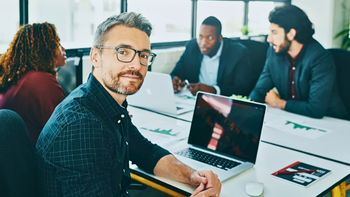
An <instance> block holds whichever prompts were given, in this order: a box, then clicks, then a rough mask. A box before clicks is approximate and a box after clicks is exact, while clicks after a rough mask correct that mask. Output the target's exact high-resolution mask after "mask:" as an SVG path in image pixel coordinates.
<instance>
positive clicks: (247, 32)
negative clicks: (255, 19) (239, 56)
mask: <svg viewBox="0 0 350 197" xmlns="http://www.w3.org/2000/svg"><path fill="white" fill-rule="evenodd" d="M241 33H242V35H248V34H249V29H248V25H244V26H243V27H242V28H241Z"/></svg>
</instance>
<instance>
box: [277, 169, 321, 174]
mask: <svg viewBox="0 0 350 197" xmlns="http://www.w3.org/2000/svg"><path fill="white" fill-rule="evenodd" d="M310 172H317V170H298V171H283V172H277V174H297V173H310Z"/></svg>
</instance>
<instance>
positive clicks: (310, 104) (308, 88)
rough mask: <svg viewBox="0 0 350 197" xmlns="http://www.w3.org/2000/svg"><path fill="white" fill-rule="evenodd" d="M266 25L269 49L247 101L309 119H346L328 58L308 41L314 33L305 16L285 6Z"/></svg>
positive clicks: (320, 48)
mask: <svg viewBox="0 0 350 197" xmlns="http://www.w3.org/2000/svg"><path fill="white" fill-rule="evenodd" d="M269 21H270V23H271V25H270V31H271V33H270V34H269V36H268V38H267V41H268V42H269V43H270V44H271V45H272V46H271V47H270V48H269V50H268V52H267V59H266V63H265V67H264V70H263V72H262V73H261V75H260V78H259V80H258V82H257V84H256V86H255V88H254V90H253V91H252V93H251V94H250V98H251V99H252V100H254V101H258V102H264V101H265V102H266V103H267V104H269V105H270V106H271V107H276V108H280V109H283V110H286V111H289V112H293V113H297V114H301V115H305V116H310V117H313V118H322V117H323V116H332V117H336V118H343V119H348V117H349V116H348V114H347V112H346V109H345V106H344V104H343V102H342V100H341V98H340V96H339V92H338V88H337V83H336V68H335V65H334V61H333V58H332V55H331V54H330V53H329V52H328V51H327V50H326V49H324V48H323V47H322V45H321V44H320V43H318V42H317V41H316V40H315V39H313V38H312V35H313V34H314V32H315V30H314V28H313V25H312V23H311V21H310V20H309V18H308V17H307V15H306V14H305V13H304V12H303V11H302V10H301V9H300V8H298V7H296V6H294V5H285V6H282V7H276V8H275V9H274V10H272V11H271V12H270V15H269ZM274 87H276V89H277V91H278V93H276V92H275V91H273V90H272V89H273V88H274Z"/></svg>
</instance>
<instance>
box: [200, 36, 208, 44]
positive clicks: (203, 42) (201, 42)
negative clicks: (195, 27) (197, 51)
mask: <svg viewBox="0 0 350 197" xmlns="http://www.w3.org/2000/svg"><path fill="white" fill-rule="evenodd" d="M207 41H208V40H207V39H206V38H202V39H199V42H198V43H199V45H200V46H205V45H206V44H207Z"/></svg>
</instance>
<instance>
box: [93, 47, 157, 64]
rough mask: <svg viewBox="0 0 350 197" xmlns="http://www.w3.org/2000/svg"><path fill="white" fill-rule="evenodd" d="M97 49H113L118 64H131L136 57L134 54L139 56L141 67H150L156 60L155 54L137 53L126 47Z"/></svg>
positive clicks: (147, 52) (148, 52)
mask: <svg viewBox="0 0 350 197" xmlns="http://www.w3.org/2000/svg"><path fill="white" fill-rule="evenodd" d="M96 48H98V49H115V50H116V51H117V54H116V55H117V59H118V60H119V61H120V62H124V63H129V62H132V61H133V60H134V58H135V56H136V53H138V54H139V56H140V64H142V65H143V66H150V65H152V63H153V62H154V59H155V58H156V56H157V55H156V54H155V53H152V52H150V51H138V50H135V49H132V48H128V47H104V46H96Z"/></svg>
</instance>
